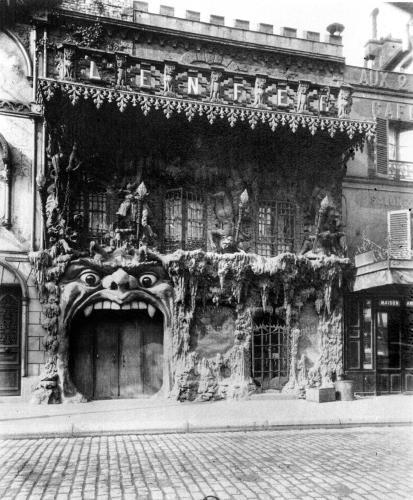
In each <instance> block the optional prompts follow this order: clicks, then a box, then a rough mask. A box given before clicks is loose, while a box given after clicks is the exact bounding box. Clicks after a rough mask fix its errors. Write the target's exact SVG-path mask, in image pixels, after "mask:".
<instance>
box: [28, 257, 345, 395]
mask: <svg viewBox="0 0 413 500" xmlns="http://www.w3.org/2000/svg"><path fill="white" fill-rule="evenodd" d="M146 258H149V259H150V260H149V261H145V260H141V259H143V257H142V255H141V253H140V252H139V251H138V250H135V251H134V252H133V251H131V250H128V253H126V254H125V253H124V250H122V249H119V250H116V251H115V252H114V253H113V254H110V255H105V256H100V257H99V258H92V257H85V256H83V257H82V255H81V254H79V253H78V252H77V253H76V252H72V253H70V254H59V251H57V252H56V251H55V249H49V250H46V251H45V252H41V253H38V254H36V255H33V256H32V263H33V266H34V268H35V270H36V275H37V277H38V285H39V290H40V292H41V297H42V302H43V315H44V318H45V319H44V324H43V326H44V328H45V330H46V335H45V340H44V345H45V349H46V353H47V362H46V364H45V369H44V373H43V375H42V379H41V382H40V384H39V386H38V388H37V390H36V391H35V396H34V398H35V400H37V402H40V403H41V402H48V403H51V402H61V401H69V400H71V401H82V400H84V398H83V397H82V394H80V393H78V392H77V389H76V387H74V385H73V383H72V381H71V377H70V374H69V369H68V351H69V347H68V342H69V333H70V324H69V322H68V320H67V319H64V318H66V316H67V314H68V312H67V311H71V310H72V309H73V307H74V305H73V304H74V302H73V301H74V298H73V297H72V296H70V295H68V291H67V290H68V288H70V287H72V288H73V287H74V282H75V281H76V280H74V279H73V278H71V275H68V274H67V273H68V269H69V270H70V269H71V268H72V267H73V266H79V265H82V266H91V267H92V268H96V269H98V270H99V269H100V270H101V271H100V272H103V273H104V274H107V273H112V272H114V271H115V270H119V269H122V270H123V271H125V272H126V273H129V274H130V275H133V274H134V273H135V272H136V269H138V268H139V266H151V265H161V266H162V269H163V271H162V272H164V275H163V277H162V280H161V281H160V282H159V283H160V285H159V286H161V287H164V288H162V290H164V291H162V293H160V295H157V296H156V300H158V301H159V306H158V307H159V308H160V309H161V310H162V311H164V315H165V317H167V318H169V319H168V321H167V323H168V324H167V325H165V339H166V340H165V344H164V349H165V351H164V353H165V357H166V360H165V373H164V379H165V381H167V383H165V384H164V386H163V391H162V393H163V394H164V395H168V396H170V397H173V398H176V399H178V400H180V401H185V400H198V401H206V400H211V399H221V398H238V397H243V396H246V395H247V394H249V393H251V392H253V391H254V390H255V389H256V386H255V384H254V381H253V379H252V371H251V335H252V331H253V314H254V310H256V309H257V308H260V306H262V310H264V311H265V310H266V308H267V306H268V301H269V297H270V295H271V294H272V295H271V297H274V296H277V295H278V293H279V290H280V286H283V289H284V304H283V305H281V307H279V308H278V309H281V310H282V313H283V317H284V318H285V324H286V327H287V329H288V330H289V332H290V333H289V345H288V350H289V379H288V383H287V384H286V385H285V386H284V391H287V392H293V393H297V394H298V393H300V391H302V390H303V388H304V387H309V386H312V385H320V384H324V385H325V384H328V383H330V382H331V380H332V379H333V378H334V376H337V375H339V374H341V371H342V359H341V358H342V325H341V317H342V300H341V290H340V287H341V286H342V284H343V283H344V282H345V281H346V279H347V278H346V276H347V274H348V273H349V271H350V268H351V266H350V263H349V261H348V260H347V259H342V258H338V257H333V256H330V257H319V258H317V259H308V258H307V257H305V256H297V255H293V254H282V255H279V256H277V257H274V258H264V257H260V256H257V255H255V254H244V253H237V254H216V253H206V252H203V251H177V252H175V253H174V254H169V255H163V256H162V255H158V254H156V255H155V254H150V255H149V257H148V254H146ZM156 262H158V263H159V264H156ZM116 272H118V271H116ZM157 272H159V271H157ZM309 282H311V283H312V285H313V286H312V287H311V288H308V283H309ZM76 286H77V288H76V287H75V288H74V289H75V290H78V289H79V286H80V288H81V287H82V286H83V285H82V283H80V284H79V285H76ZM99 286H100V287H101V285H99ZM99 286H98V288H97V290H98V291H99V290H100V288H99ZM247 286H248V287H249V288H248V289H249V293H248V297H244V296H243V295H242V293H241V290H242V289H243V287H247ZM216 288H218V289H219V290H220V293H219V295H218V296H216V295H214V294H215V292H214V290H215V289H216ZM82 290H83V289H82ZM254 290H255V291H254ZM149 291H150V290H149ZM103 292H105V290H103V289H102V292H99V293H103ZM77 293H80V291H78V292H77ZM82 293H83V292H82ZM105 293H106V292H105ZM214 298H217V300H214ZM76 300H77V302H76V303H79V301H80V299H76ZM82 300H83V299H82ZM85 300H86V299H85ZM309 300H312V301H313V303H314V304H316V306H317V308H318V315H319V326H318V330H317V335H318V336H319V337H320V338H321V343H320V345H321V348H320V352H319V357H318V359H317V362H316V363H315V364H314V366H312V367H309V366H307V363H306V361H305V356H304V357H303V355H302V354H300V355H299V352H298V344H299V342H300V338H302V336H303V332H301V331H300V328H299V324H298V321H299V318H300V314H301V310H302V308H303V305H305V304H306V303H307V302H308V301H309ZM205 304H211V305H210V306H209V307H216V308H220V307H226V308H229V309H228V310H229V311H233V313H232V314H234V317H235V323H234V326H233V330H232V341H231V344H232V345H229V346H228V347H226V348H225V349H224V351H223V352H219V355H216V354H214V355H213V356H212V355H211V356H207V355H205V354H202V352H201V351H199V349H198V348H197V347H196V345H195V344H194V343H193V342H194V341H193V331H192V330H193V325H194V320H195V318H198V317H199V315H202V314H203V310H204V308H205ZM214 304H215V305H214ZM274 306H276V304H274ZM316 306H314V307H316ZM217 310H218V309H217ZM315 314H316V313H315Z"/></svg>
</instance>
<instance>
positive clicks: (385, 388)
mask: <svg viewBox="0 0 413 500" xmlns="http://www.w3.org/2000/svg"><path fill="white" fill-rule="evenodd" d="M375 324H376V367H377V392H378V393H379V394H388V393H399V392H401V314H400V309H399V308H395V309H393V310H391V309H387V310H385V309H384V310H383V309H379V310H378V311H376V321H375Z"/></svg>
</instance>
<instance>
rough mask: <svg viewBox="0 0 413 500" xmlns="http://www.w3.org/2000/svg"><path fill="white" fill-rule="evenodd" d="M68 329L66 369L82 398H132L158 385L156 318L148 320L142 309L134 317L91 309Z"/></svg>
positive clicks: (159, 340)
mask: <svg viewBox="0 0 413 500" xmlns="http://www.w3.org/2000/svg"><path fill="white" fill-rule="evenodd" d="M123 314H124V313H123ZM155 319H156V318H155ZM74 333H75V335H74V336H73V339H72V340H71V361H70V366H71V368H70V371H71V375H72V379H73V382H74V384H75V385H76V387H77V389H78V390H79V391H80V392H81V393H82V394H83V395H84V396H85V397H87V398H88V399H116V398H136V397H139V396H143V395H151V394H154V393H155V392H157V391H158V390H159V389H160V388H161V385H162V377H163V323H162V320H161V319H158V320H155V321H154V320H153V319H150V318H149V317H148V316H147V315H145V314H144V313H138V314H137V316H135V317H134V316H129V315H128V316H126V317H122V313H121V314H119V315H118V314H116V313H111V314H102V313H101V314H100V318H96V317H94V315H93V314H92V316H91V317H90V318H88V320H86V321H83V322H82V323H81V324H80V325H79V326H76V332H74Z"/></svg>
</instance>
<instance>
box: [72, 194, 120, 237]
mask: <svg viewBox="0 0 413 500" xmlns="http://www.w3.org/2000/svg"><path fill="white" fill-rule="evenodd" d="M74 214H80V215H82V217H83V218H84V221H85V226H86V228H87V238H88V239H90V240H95V241H97V242H99V243H102V242H103V241H104V240H105V238H106V236H107V234H108V232H109V231H110V229H111V223H113V222H114V221H115V219H116V204H114V203H112V200H111V199H109V198H108V196H107V194H106V193H88V194H84V193H81V194H80V197H79V199H78V201H77V203H76V205H75V209H74Z"/></svg>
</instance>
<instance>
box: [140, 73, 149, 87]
mask: <svg viewBox="0 0 413 500" xmlns="http://www.w3.org/2000/svg"><path fill="white" fill-rule="evenodd" d="M151 86H152V85H151V72H150V70H149V69H141V87H151Z"/></svg>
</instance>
